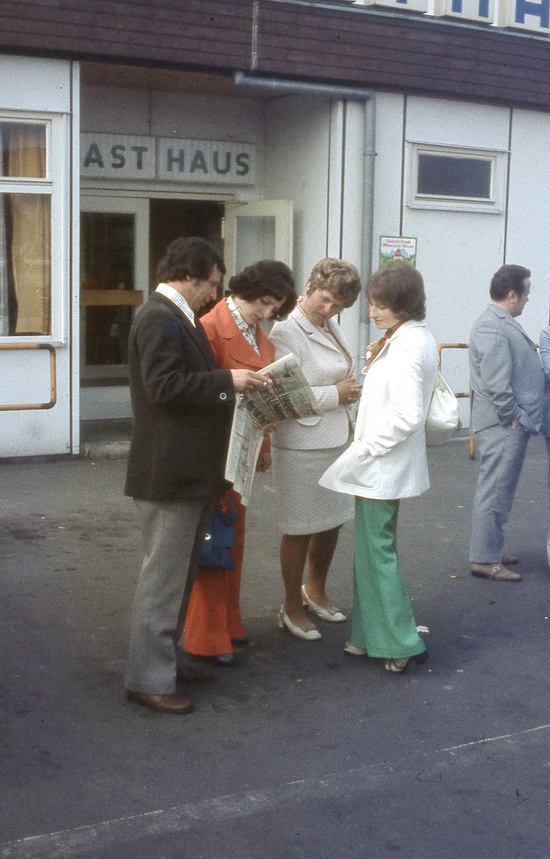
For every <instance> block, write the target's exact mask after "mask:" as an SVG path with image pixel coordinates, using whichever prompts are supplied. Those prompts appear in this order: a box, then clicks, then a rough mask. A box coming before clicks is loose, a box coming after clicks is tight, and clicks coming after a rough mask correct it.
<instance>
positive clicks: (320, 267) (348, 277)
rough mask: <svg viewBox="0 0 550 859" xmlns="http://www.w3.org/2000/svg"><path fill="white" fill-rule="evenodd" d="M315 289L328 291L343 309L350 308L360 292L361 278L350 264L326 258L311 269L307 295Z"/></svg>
mask: <svg viewBox="0 0 550 859" xmlns="http://www.w3.org/2000/svg"><path fill="white" fill-rule="evenodd" d="M316 289H326V290H328V291H329V292H330V293H331V294H332V295H334V297H335V298H338V299H340V300H342V301H343V302H344V307H351V305H352V304H353V303H354V301H355V299H356V298H357V296H358V295H359V292H360V291H361V276H360V274H359V272H358V271H357V269H356V268H355V266H354V265H352V264H351V263H350V262H346V260H344V259H335V258H334V257H326V258H325V259H322V260H320V261H319V262H318V263H317V265H315V266H314V267H313V270H312V272H311V274H310V276H309V280H308V282H307V292H308V293H310V292H315V290H316Z"/></svg>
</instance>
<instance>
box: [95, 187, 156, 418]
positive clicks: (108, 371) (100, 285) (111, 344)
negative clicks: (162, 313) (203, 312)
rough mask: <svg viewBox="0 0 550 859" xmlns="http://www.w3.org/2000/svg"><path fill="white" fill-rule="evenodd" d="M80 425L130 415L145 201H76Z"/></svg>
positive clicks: (143, 283) (144, 276)
mask: <svg viewBox="0 0 550 859" xmlns="http://www.w3.org/2000/svg"><path fill="white" fill-rule="evenodd" d="M80 236H81V238H80V247H81V250H80V260H81V279H80V283H81V291H80V306H81V311H80V319H81V339H80V342H81V348H80V366H81V388H80V415H81V420H105V419H114V418H128V417H130V416H131V413H132V412H131V407H130V391H129V387H128V351H127V350H128V334H129V331H130V325H131V322H132V317H133V314H134V312H135V310H136V308H137V307H139V306H140V305H141V304H142V303H143V301H144V300H145V299H146V298H147V294H148V279H149V201H148V200H147V199H143V198H137V197H134V198H132V197H130V198H128V197H124V198H122V197H106V196H99V195H98V196H92V195H85V194H83V195H82V197H81V233H80Z"/></svg>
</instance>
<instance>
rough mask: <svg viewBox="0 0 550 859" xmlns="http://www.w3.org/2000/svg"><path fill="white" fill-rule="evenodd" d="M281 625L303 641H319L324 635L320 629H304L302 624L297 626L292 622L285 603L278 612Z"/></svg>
mask: <svg viewBox="0 0 550 859" xmlns="http://www.w3.org/2000/svg"><path fill="white" fill-rule="evenodd" d="M278 620H279V626H280V627H281V629H287V630H288V631H289V632H290V634H291V635H293V636H294V637H295V638H301V639H302V641H319V639H320V638H322V637H323V636H322V635H321V633H320V632H319V630H318V629H315V627H314V628H313V629H303V627H301V626H297V625H296V624H295V623H292V621H291V619H290V618H289V616H288V615H287V613H286V611H285V607H284V605H283V606H281V610H280V612H279V614H278Z"/></svg>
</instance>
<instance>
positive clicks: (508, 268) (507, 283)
mask: <svg viewBox="0 0 550 859" xmlns="http://www.w3.org/2000/svg"><path fill="white" fill-rule="evenodd" d="M530 277H531V272H530V271H529V269H528V268H524V266H522V265H501V267H500V268H499V269H498V271H495V273H494V275H493V278H492V280H491V288H490V290H489V293H490V296H491V298H492V299H493V301H502V300H503V299H504V298H506V296H507V295H508V293H509V292H516V293H517V294H518V295H519V296H521V295H523V293H524V292H525V281H526V280H527V279H528V278H530Z"/></svg>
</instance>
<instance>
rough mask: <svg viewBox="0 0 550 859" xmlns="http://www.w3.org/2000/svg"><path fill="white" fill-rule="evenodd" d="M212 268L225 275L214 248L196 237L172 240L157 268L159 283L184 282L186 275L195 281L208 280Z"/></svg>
mask: <svg viewBox="0 0 550 859" xmlns="http://www.w3.org/2000/svg"><path fill="white" fill-rule="evenodd" d="M214 266H217V267H218V268H219V270H220V271H221V273H222V274H225V264H224V261H223V259H222V258H221V256H220V255H219V253H218V252H217V250H216V248H214V247H213V246H212V245H211V244H210V242H207V241H206V240H205V239H200V238H197V237H192V238H179V239H174V241H173V242H171V243H170V244H169V245H168V247H167V248H166V250H165V252H164V256H163V257H162V259H161V261H160V262H159V264H158V266H157V280H158V281H159V283H170V282H171V281H174V280H185V278H186V277H187V275H189V277H192V278H196V279H197V280H208V278H209V277H210V275H211V274H212V270H213V268H214Z"/></svg>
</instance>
